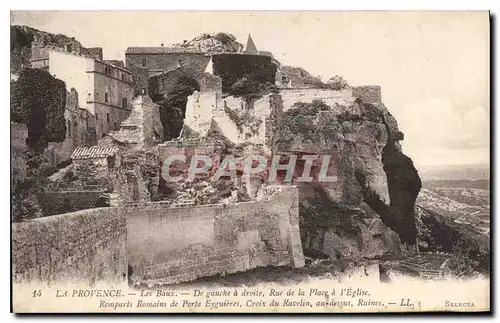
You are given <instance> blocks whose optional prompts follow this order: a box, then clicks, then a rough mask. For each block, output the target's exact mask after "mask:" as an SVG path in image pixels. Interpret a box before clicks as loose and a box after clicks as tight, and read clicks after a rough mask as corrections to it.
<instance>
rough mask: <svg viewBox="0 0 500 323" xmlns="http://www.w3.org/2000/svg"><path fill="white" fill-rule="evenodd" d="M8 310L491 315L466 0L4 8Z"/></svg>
mask: <svg viewBox="0 0 500 323" xmlns="http://www.w3.org/2000/svg"><path fill="white" fill-rule="evenodd" d="M10 34H11V40H10V55H11V57H10V92H11V96H10V109H11V110H10V115H11V119H10V128H11V148H12V151H11V163H12V170H11V179H12V181H11V190H12V195H11V200H12V210H11V211H12V212H11V219H12V227H11V230H12V231H11V238H12V244H11V247H12V250H11V251H12V264H11V268H12V272H11V273H12V276H11V279H12V311H13V312H15V313H42V312H52V313H76V312H84V313H96V312H127V313H128V312H143V313H177V312H183V313H251V312H261V313H262V312H268V313H270V312H280V313H339V312H350V313H366V312H379V313H392V312H489V311H490V273H491V270H492V269H491V263H490V257H491V256H490V255H491V252H490V249H491V246H490V83H489V80H490V16H489V12H487V11H446V12H445V11H12V12H11V21H10Z"/></svg>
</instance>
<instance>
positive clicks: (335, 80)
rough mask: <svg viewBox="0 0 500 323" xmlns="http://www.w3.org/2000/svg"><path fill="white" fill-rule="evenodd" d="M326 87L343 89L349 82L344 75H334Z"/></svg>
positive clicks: (336, 89)
mask: <svg viewBox="0 0 500 323" xmlns="http://www.w3.org/2000/svg"><path fill="white" fill-rule="evenodd" d="M325 87H326V88H327V89H330V90H335V91H341V90H345V89H346V88H348V87H349V84H348V83H347V81H346V80H344V78H343V77H342V76H339V75H335V76H332V77H331V78H330V79H329V80H328V81H327V82H326V83H325Z"/></svg>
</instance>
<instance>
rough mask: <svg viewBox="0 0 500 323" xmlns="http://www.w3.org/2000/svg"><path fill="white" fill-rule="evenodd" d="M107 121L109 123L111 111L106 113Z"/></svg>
mask: <svg viewBox="0 0 500 323" xmlns="http://www.w3.org/2000/svg"><path fill="white" fill-rule="evenodd" d="M106 122H107V123H109V113H107V114H106Z"/></svg>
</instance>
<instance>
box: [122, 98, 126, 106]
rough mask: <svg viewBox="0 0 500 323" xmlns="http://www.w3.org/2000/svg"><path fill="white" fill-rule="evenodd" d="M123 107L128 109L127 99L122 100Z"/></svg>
mask: <svg viewBox="0 0 500 323" xmlns="http://www.w3.org/2000/svg"><path fill="white" fill-rule="evenodd" d="M122 107H123V108H126V107H127V98H123V99H122Z"/></svg>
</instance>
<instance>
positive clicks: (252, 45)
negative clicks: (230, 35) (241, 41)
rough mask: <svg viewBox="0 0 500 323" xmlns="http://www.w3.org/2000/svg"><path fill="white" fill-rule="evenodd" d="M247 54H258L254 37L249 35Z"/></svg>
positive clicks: (246, 47)
mask: <svg viewBox="0 0 500 323" xmlns="http://www.w3.org/2000/svg"><path fill="white" fill-rule="evenodd" d="M244 52H245V53H251V54H258V51H257V47H256V46H255V43H254V42H253V39H252V36H251V35H250V34H249V35H248V39H247V45H246V46H245V50H244Z"/></svg>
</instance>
